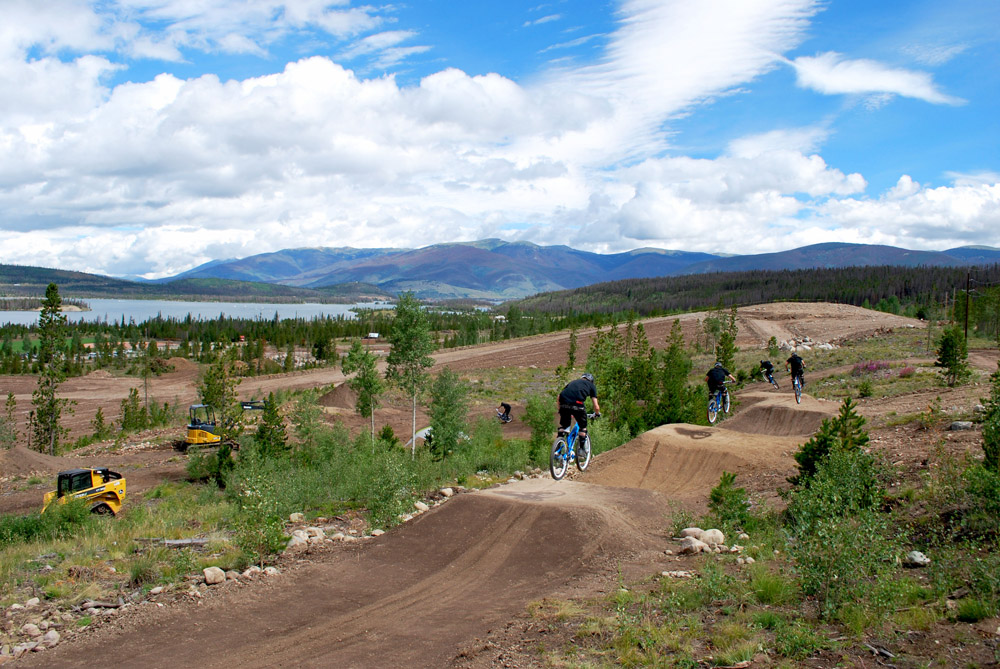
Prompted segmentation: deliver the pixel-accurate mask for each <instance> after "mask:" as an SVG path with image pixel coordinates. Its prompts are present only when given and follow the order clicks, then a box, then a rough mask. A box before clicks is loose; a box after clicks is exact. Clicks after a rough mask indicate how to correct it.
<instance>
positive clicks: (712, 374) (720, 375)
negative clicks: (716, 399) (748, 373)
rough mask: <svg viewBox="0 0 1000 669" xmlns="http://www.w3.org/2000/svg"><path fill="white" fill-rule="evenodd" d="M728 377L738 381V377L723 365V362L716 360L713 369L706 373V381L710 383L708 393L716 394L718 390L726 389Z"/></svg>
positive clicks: (734, 381)
mask: <svg viewBox="0 0 1000 669" xmlns="http://www.w3.org/2000/svg"><path fill="white" fill-rule="evenodd" d="M726 379H729V380H730V381H732V382H733V383H736V377H735V376H733V375H732V374H730V373H729V370H728V369H726V368H725V367H723V366H722V363H721V362H716V363H715V365H714V366H713V367H712V369H710V370H708V374H706V375H705V383H707V384H708V394H709V395H714V394H715V392H716V391H717V390H720V389H721V390H722V391H723V392H725V390H726Z"/></svg>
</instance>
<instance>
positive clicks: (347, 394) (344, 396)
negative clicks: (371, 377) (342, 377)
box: [319, 383, 358, 411]
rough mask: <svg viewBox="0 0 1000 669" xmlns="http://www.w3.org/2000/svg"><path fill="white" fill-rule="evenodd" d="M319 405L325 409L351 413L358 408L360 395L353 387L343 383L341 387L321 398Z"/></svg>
mask: <svg viewBox="0 0 1000 669" xmlns="http://www.w3.org/2000/svg"><path fill="white" fill-rule="evenodd" d="M319 404H320V405H322V406H325V407H333V408H335V409H350V410H351V411H354V409H355V408H357V406H358V394H357V393H356V392H354V391H353V390H351V387H350V386H349V385H347V384H346V383H341V384H340V385H339V386H337V387H336V388H334V389H333V390H331V391H330V392H328V393H326V394H325V395H323V396H322V397H320V398H319Z"/></svg>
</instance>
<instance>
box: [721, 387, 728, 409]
mask: <svg viewBox="0 0 1000 669" xmlns="http://www.w3.org/2000/svg"><path fill="white" fill-rule="evenodd" d="M722 413H729V393H728V392H725V393H723V394H722Z"/></svg>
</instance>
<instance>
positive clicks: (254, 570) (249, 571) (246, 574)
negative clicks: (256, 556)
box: [240, 564, 261, 578]
mask: <svg viewBox="0 0 1000 669" xmlns="http://www.w3.org/2000/svg"><path fill="white" fill-rule="evenodd" d="M260 572H261V569H260V567H258V566H257V565H255V564H252V565H250V566H249V567H247V568H246V569H244V570H243V573H242V574H240V576H242V577H243V578H253V577H254V576H256V575H257V574H259V573H260Z"/></svg>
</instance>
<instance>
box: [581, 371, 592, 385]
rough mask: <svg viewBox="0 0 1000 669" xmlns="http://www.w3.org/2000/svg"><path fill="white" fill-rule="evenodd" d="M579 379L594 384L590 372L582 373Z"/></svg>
mask: <svg viewBox="0 0 1000 669" xmlns="http://www.w3.org/2000/svg"><path fill="white" fill-rule="evenodd" d="M580 378H581V379H587V380H588V381H590V382H591V383H593V382H594V375H593V374H591V373H590V372H584V373H583V374H581V375H580Z"/></svg>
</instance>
